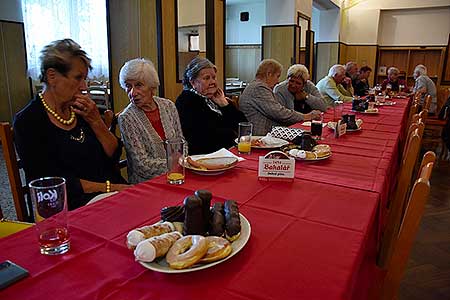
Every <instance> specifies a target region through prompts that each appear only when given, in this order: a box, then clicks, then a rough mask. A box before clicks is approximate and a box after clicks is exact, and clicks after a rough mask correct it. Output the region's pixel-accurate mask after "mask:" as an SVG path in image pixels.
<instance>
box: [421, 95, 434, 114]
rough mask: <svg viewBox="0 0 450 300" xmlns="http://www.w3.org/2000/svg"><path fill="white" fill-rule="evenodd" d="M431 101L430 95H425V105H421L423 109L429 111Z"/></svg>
mask: <svg viewBox="0 0 450 300" xmlns="http://www.w3.org/2000/svg"><path fill="white" fill-rule="evenodd" d="M431 100H432V98H431V95H427V96H426V97H425V103H424V104H423V109H426V110H427V111H430V106H431Z"/></svg>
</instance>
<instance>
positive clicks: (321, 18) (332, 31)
mask: <svg viewBox="0 0 450 300" xmlns="http://www.w3.org/2000/svg"><path fill="white" fill-rule="evenodd" d="M311 28H312V30H313V31H314V32H315V38H314V39H315V42H316V43H317V42H338V41H339V28H340V12H339V9H328V10H317V9H314V10H313V18H312V27H311Z"/></svg>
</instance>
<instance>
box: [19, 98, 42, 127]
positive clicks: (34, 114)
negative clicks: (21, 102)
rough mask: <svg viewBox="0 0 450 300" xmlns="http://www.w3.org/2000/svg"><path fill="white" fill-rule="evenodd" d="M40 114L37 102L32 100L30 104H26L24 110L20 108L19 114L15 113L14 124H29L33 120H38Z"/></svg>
mask: <svg viewBox="0 0 450 300" xmlns="http://www.w3.org/2000/svg"><path fill="white" fill-rule="evenodd" d="M39 119H40V114H39V102H38V100H37V99H36V98H35V99H32V100H31V101H30V102H28V104H27V105H25V107H24V108H22V109H21V110H20V111H19V112H17V113H16V115H15V116H14V124H19V123H22V122H29V121H34V120H39Z"/></svg>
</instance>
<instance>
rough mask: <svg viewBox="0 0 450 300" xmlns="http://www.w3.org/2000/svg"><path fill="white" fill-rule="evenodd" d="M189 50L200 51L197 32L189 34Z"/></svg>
mask: <svg viewBox="0 0 450 300" xmlns="http://www.w3.org/2000/svg"><path fill="white" fill-rule="evenodd" d="M189 51H200V36H199V35H198V34H190V35H189Z"/></svg>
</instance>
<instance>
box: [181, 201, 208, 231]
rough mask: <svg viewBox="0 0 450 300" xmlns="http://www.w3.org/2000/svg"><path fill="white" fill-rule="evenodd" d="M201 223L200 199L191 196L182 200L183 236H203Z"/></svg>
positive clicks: (201, 209)
mask: <svg viewBox="0 0 450 300" xmlns="http://www.w3.org/2000/svg"><path fill="white" fill-rule="evenodd" d="M204 225H205V223H204V221H203V207H202V199H200V198H199V197H197V196H195V195H192V196H189V197H186V198H185V199H184V226H183V234H184V235H188V234H199V235H205V234H206V230H205V228H204Z"/></svg>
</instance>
